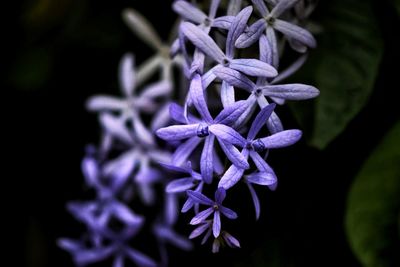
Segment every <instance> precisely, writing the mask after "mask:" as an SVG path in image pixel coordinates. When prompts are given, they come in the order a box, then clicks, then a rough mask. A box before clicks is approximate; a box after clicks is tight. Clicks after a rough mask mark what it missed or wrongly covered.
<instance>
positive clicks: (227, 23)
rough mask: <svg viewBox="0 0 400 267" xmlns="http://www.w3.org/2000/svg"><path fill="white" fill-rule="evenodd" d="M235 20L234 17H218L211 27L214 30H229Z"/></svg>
mask: <svg viewBox="0 0 400 267" xmlns="http://www.w3.org/2000/svg"><path fill="white" fill-rule="evenodd" d="M234 19H235V17H234V16H222V17H218V18H216V19H214V20H213V23H212V26H213V27H214V28H219V29H223V30H229V28H230V27H231V24H232V22H233V20H234Z"/></svg>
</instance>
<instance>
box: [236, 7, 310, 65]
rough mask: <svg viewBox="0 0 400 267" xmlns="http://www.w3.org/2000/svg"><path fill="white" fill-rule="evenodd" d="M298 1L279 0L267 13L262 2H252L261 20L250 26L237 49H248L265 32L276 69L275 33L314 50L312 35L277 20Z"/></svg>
mask: <svg viewBox="0 0 400 267" xmlns="http://www.w3.org/2000/svg"><path fill="white" fill-rule="evenodd" d="M297 1H298V0H281V1H279V2H278V3H277V4H276V5H275V6H274V8H273V9H272V10H271V12H269V10H268V8H267V6H266V5H265V3H264V1H263V0H252V2H253V5H254V6H255V7H256V9H257V10H258V12H259V13H260V15H261V17H262V18H261V19H259V20H257V21H256V22H254V24H252V25H251V26H250V27H249V28H248V29H247V30H246V31H245V32H244V33H243V34H242V35H241V36H240V37H239V38H238V39H237V41H236V43H235V45H236V47H238V48H245V47H249V46H250V45H252V44H253V43H255V42H256V41H257V40H258V39H259V38H260V36H261V35H262V34H263V32H265V34H266V36H267V38H268V42H269V44H270V45H271V46H272V52H273V55H272V58H273V66H274V67H278V64H279V54H278V43H277V37H276V34H275V31H279V32H281V33H282V34H283V35H284V36H285V37H286V38H288V39H290V40H295V41H296V42H298V43H300V44H301V45H303V46H306V47H311V48H314V47H316V41H315V39H314V37H313V36H312V34H311V33H310V32H309V31H307V30H305V29H303V28H301V27H299V26H297V25H295V24H292V23H290V22H287V21H284V20H281V19H279V17H280V16H281V15H282V14H283V13H284V12H285V11H286V10H288V9H289V8H291V7H292V6H293V5H294V4H295V3H296V2H297Z"/></svg>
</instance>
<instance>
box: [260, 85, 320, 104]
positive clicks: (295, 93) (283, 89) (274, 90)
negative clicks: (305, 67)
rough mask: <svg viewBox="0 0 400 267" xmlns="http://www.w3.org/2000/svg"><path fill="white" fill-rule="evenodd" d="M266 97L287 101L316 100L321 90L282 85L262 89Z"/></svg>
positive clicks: (307, 86)
mask: <svg viewBox="0 0 400 267" xmlns="http://www.w3.org/2000/svg"><path fill="white" fill-rule="evenodd" d="M260 89H261V90H263V94H264V95H265V96H270V97H278V98H282V99H286V100H305V99H311V98H315V97H317V96H318V95H319V90H318V89H317V88H315V87H314V86H310V85H306V84H299V83H292V84H282V85H266V86H262V87H260Z"/></svg>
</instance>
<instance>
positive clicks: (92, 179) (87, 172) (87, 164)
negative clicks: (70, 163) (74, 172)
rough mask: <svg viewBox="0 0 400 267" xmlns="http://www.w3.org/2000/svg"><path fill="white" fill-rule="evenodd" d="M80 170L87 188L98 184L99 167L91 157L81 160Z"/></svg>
mask: <svg viewBox="0 0 400 267" xmlns="http://www.w3.org/2000/svg"><path fill="white" fill-rule="evenodd" d="M81 169H82V172H83V176H84V177H85V180H86V183H87V184H88V185H89V186H94V185H96V184H97V183H98V178H99V166H98V164H97V161H96V160H95V159H94V158H92V157H85V158H84V159H83V160H82V164H81Z"/></svg>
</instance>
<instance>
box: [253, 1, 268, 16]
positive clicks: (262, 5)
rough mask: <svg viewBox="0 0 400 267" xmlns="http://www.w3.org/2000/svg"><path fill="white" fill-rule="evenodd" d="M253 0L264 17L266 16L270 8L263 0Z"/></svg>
mask: <svg viewBox="0 0 400 267" xmlns="http://www.w3.org/2000/svg"><path fill="white" fill-rule="evenodd" d="M251 2H252V3H253V5H254V6H255V7H256V9H257V10H258V12H259V13H260V15H261V16H262V17H265V16H267V15H268V14H269V11H268V8H267V6H266V5H265V3H264V1H263V0H251Z"/></svg>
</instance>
